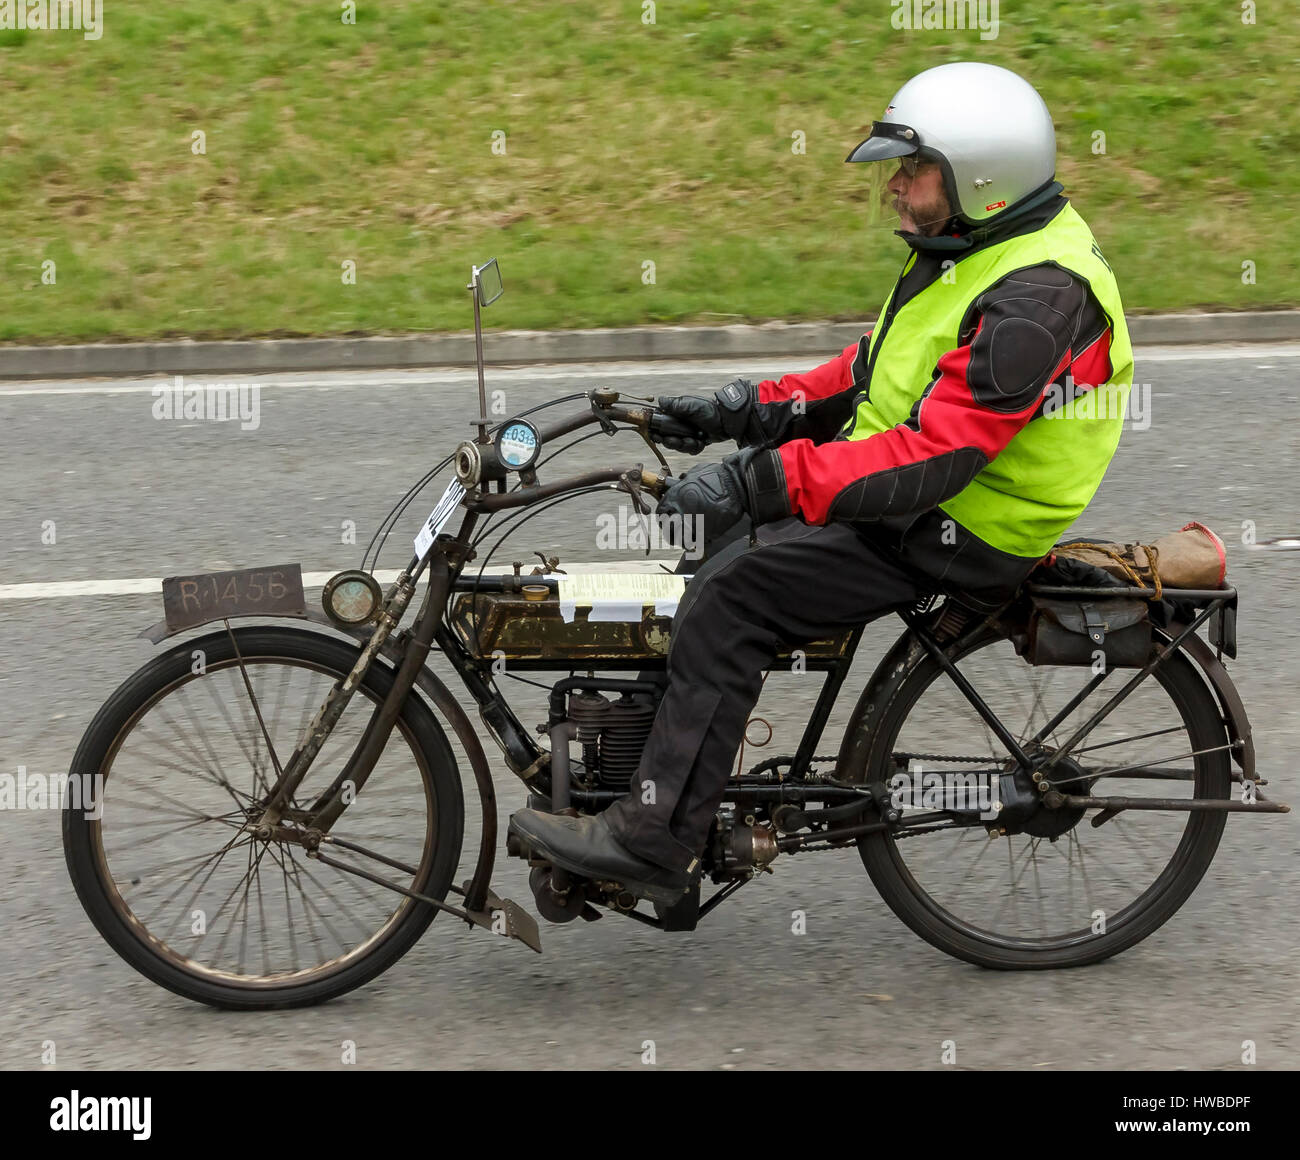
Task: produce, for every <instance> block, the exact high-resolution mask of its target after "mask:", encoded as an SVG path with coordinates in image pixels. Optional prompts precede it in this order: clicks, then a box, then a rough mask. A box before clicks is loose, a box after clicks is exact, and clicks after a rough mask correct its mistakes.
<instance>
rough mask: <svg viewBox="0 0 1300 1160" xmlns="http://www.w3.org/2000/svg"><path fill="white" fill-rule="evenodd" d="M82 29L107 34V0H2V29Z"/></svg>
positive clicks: (86, 34)
mask: <svg viewBox="0 0 1300 1160" xmlns="http://www.w3.org/2000/svg"><path fill="white" fill-rule="evenodd" d="M11 29H21V30H23V31H30V32H80V33H81V35H82V37H83V39H85V40H98V39H99V38H100V37H101V36H103V35H104V0H0V31H5V30H11Z"/></svg>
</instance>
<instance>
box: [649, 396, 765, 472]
mask: <svg viewBox="0 0 1300 1160" xmlns="http://www.w3.org/2000/svg"><path fill="white" fill-rule="evenodd" d="M758 406H759V402H758V388H757V387H756V386H754V384H753V383H751V382H749V381H748V380H747V379H735V380H734V381H733V382H730V383H728V384H727V385H726V386H725V387H723V388H722V390H720V391H716V392H715V393H714V395H713V398H712V399H707V398H700V396H699V395H669V396H663V397H661V398H660V399H659V409H660V411H661V412H663V413H664V414H665V415H669V416H671V417H672V418H674V419H676V420H678V421H679V422H681V423H683V424H685V425H686V426H687V427H689V428H691V429H692V430H693V431H694V432H697V433H698V434H696V435H695V436H694V437H688V436H684V435H680V434H675V433H664V434H662V435H660V436H659V441H660V442H661V443H663V444H664V445H665V446H666V447H671V448H672V449H673V450H674V451H684V452H686V453H687V454H688V455H698V454H699V453H700V452H701V451H703V450H704V448H705V447H706V446H707V445H708V444H710V443H721V442H722V441H723V440H724V439H734V440H735V441H736V442H737V443H738V444H739V445H740V446H742V447H744V446H746V445H747V444H751V443H761V442H763V438H764V435H763V429H762V427H761V426H760V424H759V420H758V410H757V408H758ZM651 430H652V431H653V426H652V428H651Z"/></svg>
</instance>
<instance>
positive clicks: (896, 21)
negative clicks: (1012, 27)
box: [889, 0, 998, 40]
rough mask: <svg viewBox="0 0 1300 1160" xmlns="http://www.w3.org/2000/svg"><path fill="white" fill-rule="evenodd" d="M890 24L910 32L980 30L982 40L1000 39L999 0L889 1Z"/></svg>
mask: <svg viewBox="0 0 1300 1160" xmlns="http://www.w3.org/2000/svg"><path fill="white" fill-rule="evenodd" d="M889 3H890V7H892V8H893V10H894V11H893V12H892V13H891V14H890V17H889V23H890V24H891V25H892V26H893V27H894V28H898V29H906V30H908V31H910V32H916V31H921V30H928V29H936V28H945V29H951V28H978V29H979V31H980V39H981V40H996V39H997V38H998V0H889Z"/></svg>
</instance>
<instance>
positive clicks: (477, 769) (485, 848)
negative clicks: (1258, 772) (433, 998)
mask: <svg viewBox="0 0 1300 1160" xmlns="http://www.w3.org/2000/svg"><path fill="white" fill-rule="evenodd" d="M223 619H224V618H223V617H220V616H216V617H213V618H212V619H211V620H207V621H204V622H203V623H202V624H194V625H187V626H186V627H185V628H179V629H172V628H168V626H167V622H166V621H165V620H160V621H158V623H157V624H154V625H151V626H150V627H149V628H146V629H145V630H144V631H143V632H141V633H140V634H139V635H140V637H141V638H142V639H144V640H148V641H150V642H151V643H153V644H159V643H161V642H162V641H164V640H167V639H168V638H169V637H173V636H177V635H179V634H180V633H182V632H189V631H190V630H191V629H194V628H203V627H205V626H206V625H209V624H216V623H220V622H221V621H222V620H223ZM231 619H234V618H233V617H232V618H231ZM259 619H262V620H287V621H292V622H294V623H301V622H302V621H304V620H306V621H309V622H310V623H312V624H317V625H321V626H322V627H325V628H331V629H333V630H334V631H335V632H341V633H343V634H344V635H345V636H350V637H352V638H353V639H354V640H356V641H358V642H359V643H361V644H365V642H366V641H367V640H369V638H370V631H369V629H368V628H345V627H343V626H342V625H339V624H335V623H334V622H333V621H332V620H330V619H329V618H328V617H327V616H326V615H325V614H324V613H323V612H317V611H315V610H314V609H309V610H308V611H307V612H306V613H304V614H303V615H302V616H280V617H260V618H259ZM379 655H380V656H382V657H383V658H384V659H385V660H387V661H389V662H391V663H392V664H393V665H397V664H399V663H400V662H401V659H402V654H401V649H400V648H399V647H398V644H397V641H396V640H395V639H394V638H393V637H390V638H389V639H388V640H387V641H386V642H385V643H384V647H383V648H382V649H380V652H379ZM415 687H416V688H417V689H419V690H420V691H421V692H422V693H423V694H424V695H425V697H427V698H428V699H429V702H430V703H431V705H432V707H433V708H434V709H435V710H436V711H437V712H439V713H441V714H442V716H443V718H444V719H445V720H446V721H448V722H449V723H450V725H451V727H452V729H453V731H454V732H455V734H456V737H457V739H458V740H459V741H460V743H461V746H462V747H463V748H464V750H465V756H466V757H468V758H469V764H470V768H471V769H472V770H473V771H474V783H475V785H476V786H477V788H478V798H479V806H480V808H481V810H482V827H481V835H482V836H481V838H480V840H479V851H478V861H477V863H476V864H475V866H474V876H473V878H471V879H470V884H469V886H468V887H467V889H466V891H465V909H466V910H468V911H482V910H483V909H484V907H485V905H486V901H487V896H488V892H489V887H490V884H491V881H492V870H493V867H494V865H495V862H496V845H497V802H496V790H495V787H494V786H493V784H492V773H491V770H490V768H489V766H488V760H487V754H486V753H484V751H483V745H482V742H480V741H479V739H478V734H477V733H475V732H474V727H473V725H471V724H470V720H469V718H468V717H467V716H466V715H465V710H464V709H462V708H461V707H460V703H459V702H458V701H457V700H456V698H455V697H453V696H452V695H451V691H450V690H449V689H448V688H447V686H446V685H444V684H443V683H442V681H441V680H440V679H439V678H438V677H437V675H436V674H434V673H432V672H430V671H429V669H427V668H422V669H421V670H420V672H419V674H418V675H417V676H416V678H415Z"/></svg>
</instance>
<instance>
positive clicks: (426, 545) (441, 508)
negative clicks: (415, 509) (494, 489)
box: [415, 479, 465, 559]
mask: <svg viewBox="0 0 1300 1160" xmlns="http://www.w3.org/2000/svg"><path fill="white" fill-rule="evenodd" d="M464 498H465V489H464V488H463V487H461V485H460V481H459V480H455V479H453V480H452V481H451V482H450V483H449V484H447V490H446V491H444V492H443V493H442V499H440V500H439V501H438V506H437V507H435V508H434V509H433V511H431V512H430V513H429V518H428V519H427V520H425V521H424V527H422V528H421V529H420V534H419V535H418V536H416V537H415V554H416V555H417V556H419V557H420V558H421V559H423V558H424V554H425V553H426V552H427V551H428V550H429V549H430V548H432V547H433V541H434V540H436V539H437V538H438V533H439V532H440V531H442V526H443V524H445V523H446V522H447V521H448V520H449V519H451V513H452V512H454V511H455V510H456V508H457V507H458V506H459V504H460V501H461V500H462V499H464Z"/></svg>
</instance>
